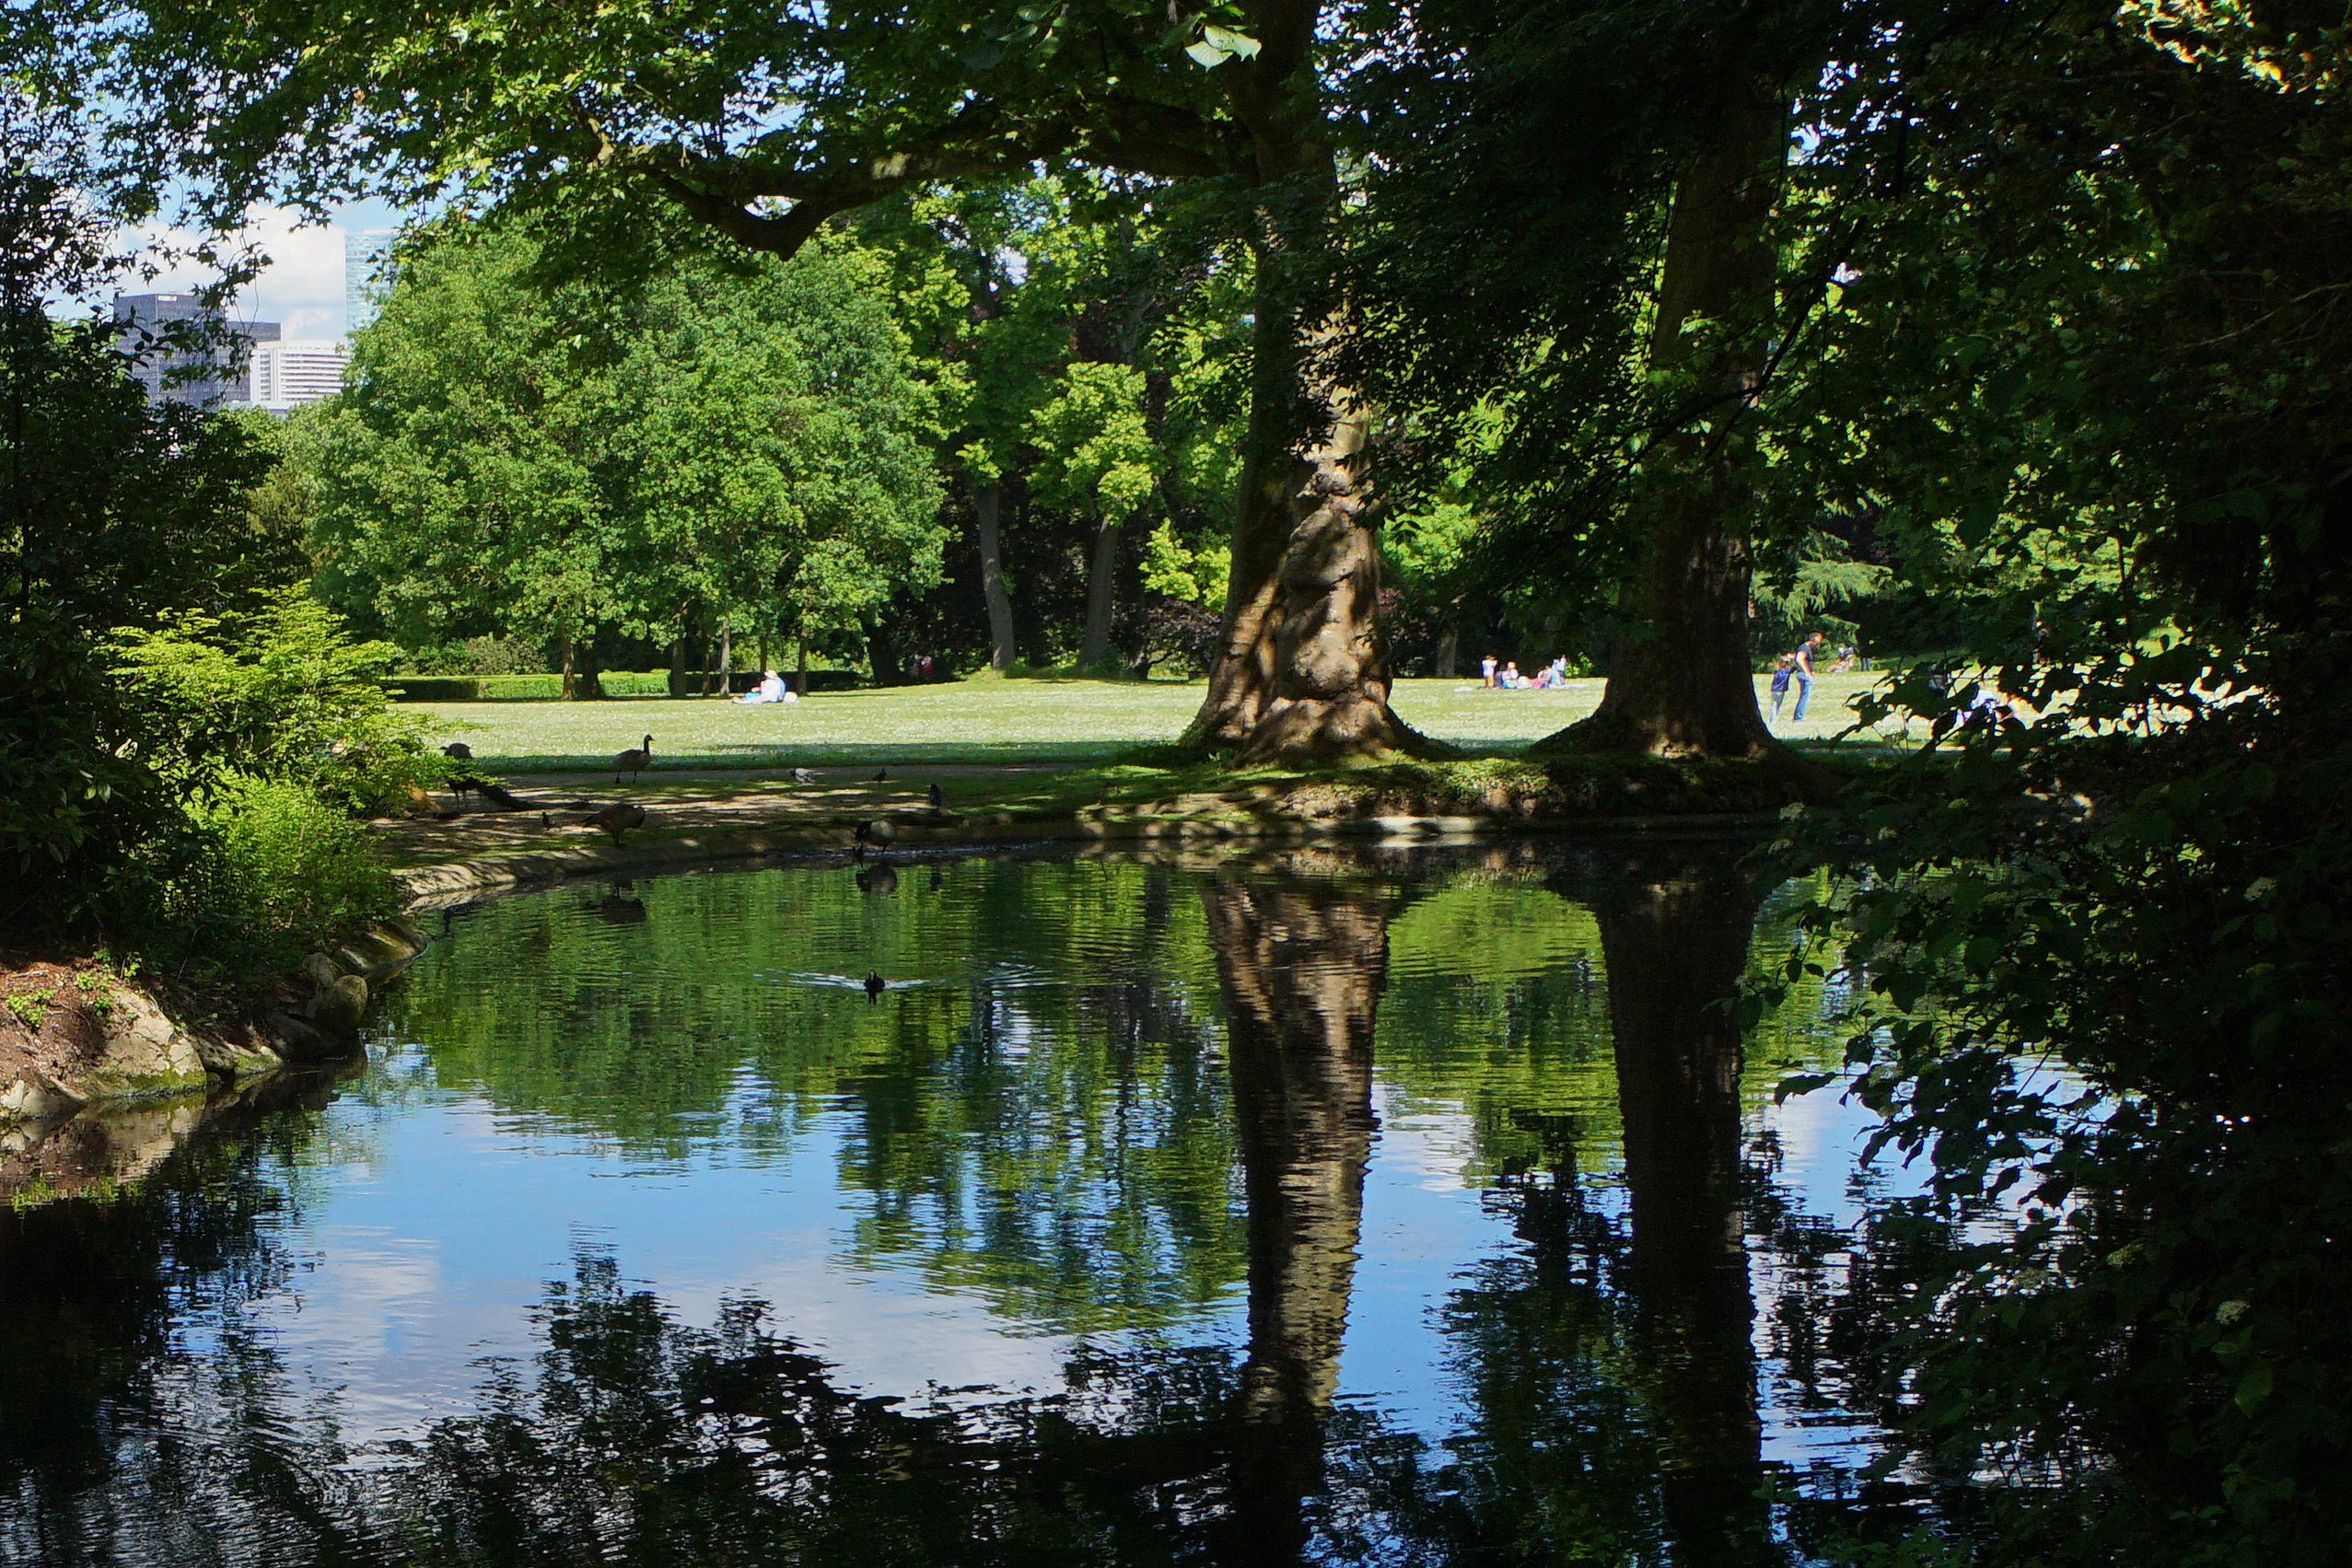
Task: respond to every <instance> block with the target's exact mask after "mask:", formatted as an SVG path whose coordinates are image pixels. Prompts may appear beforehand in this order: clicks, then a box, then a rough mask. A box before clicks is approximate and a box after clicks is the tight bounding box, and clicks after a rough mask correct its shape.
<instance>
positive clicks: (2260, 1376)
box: [2234, 1363, 2275, 1415]
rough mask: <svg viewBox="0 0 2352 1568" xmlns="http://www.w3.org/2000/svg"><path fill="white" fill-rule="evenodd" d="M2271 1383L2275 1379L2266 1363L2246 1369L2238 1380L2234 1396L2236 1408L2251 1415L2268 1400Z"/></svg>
mask: <svg viewBox="0 0 2352 1568" xmlns="http://www.w3.org/2000/svg"><path fill="white" fill-rule="evenodd" d="M2273 1381H2275V1379H2274V1378H2273V1376H2272V1375H2271V1370H2270V1366H2269V1365H2268V1364H2267V1363H2256V1364H2255V1365H2253V1366H2252V1367H2250V1368H2248V1369H2247V1372H2246V1375H2245V1376H2243V1377H2241V1378H2239V1379H2238V1392H2237V1394H2236V1395H2235V1396H2234V1397H2235V1398H2236V1400H2237V1402H2238V1408H2239V1409H2240V1410H2241V1411H2245V1412H2246V1413H2247V1414H2248V1415H2252V1414H2253V1413H2254V1410H2255V1408H2256V1407H2257V1406H2259V1405H2260V1404H2261V1403H2262V1402H2263V1401H2264V1400H2267V1399H2268V1398H2270V1388H2271V1384H2272V1382H2273Z"/></svg>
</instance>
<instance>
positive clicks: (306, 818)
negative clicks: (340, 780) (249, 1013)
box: [163, 774, 394, 977]
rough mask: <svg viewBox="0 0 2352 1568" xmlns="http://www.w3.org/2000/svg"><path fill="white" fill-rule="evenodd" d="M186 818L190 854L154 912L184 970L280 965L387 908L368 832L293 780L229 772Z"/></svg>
mask: <svg viewBox="0 0 2352 1568" xmlns="http://www.w3.org/2000/svg"><path fill="white" fill-rule="evenodd" d="M190 821H191V824H192V841H191V842H190V843H189V845H188V848H189V851H190V853H189V854H187V855H186V856H185V857H184V860H183V863H182V865H181V867H180V870H179V871H178V872H177V874H176V875H174V876H173V877H171V879H170V881H169V886H168V887H167V889H166V890H165V898H164V909H163V913H164V915H165V918H166V923H167V925H168V928H169V940H170V941H171V943H172V944H173V945H174V946H177V947H180V952H179V954H178V955H177V957H178V959H179V962H180V965H181V966H182V967H183V968H186V969H192V970H201V971H211V972H215V973H222V974H228V975H232V976H239V977H243V976H251V975H259V974H265V973H270V972H273V971H276V970H285V969H289V968H291V967H293V966H294V965H295V964H296V963H297V962H299V961H300V960H301V958H302V955H303V954H305V953H308V952H310V951H312V950H313V949H315V948H318V947H321V946H324V945H325V944H327V943H329V942H332V941H333V940H335V939H336V938H337V937H338V936H340V935H343V933H345V932H347V931H349V930H350V929H351V928H352V927H353V926H355V925H356V924H358V923H360V922H363V921H366V920H369V919H373V918H376V917H378V916H380V915H383V914H385V913H388V912H390V910H391V908H392V905H393V902H394V898H393V889H392V882H391V877H390V874H389V873H388V872H386V871H385V869H384V867H383V866H382V865H381V864H380V863H379V862H378V859H377V856H376V854H375V849H374V846H373V845H372V844H371V843H370V842H369V839H368V833H367V829H366V828H365V827H363V826H361V825H360V824H359V823H356V822H355V821H353V820H352V819H350V818H349V817H347V816H345V815H344V814H343V813H342V812H340V811H337V810H335V809H334V808H333V807H330V806H328V805H326V804H325V803H324V802H322V801H320V799H319V798H318V797H317V796H314V795H312V794H311V793H310V792H309V790H307V789H305V788H304V787H303V786H302V785H300V784H295V783H292V782H289V781H286V780H282V779H262V778H255V777H252V776H250V775H247V774H230V775H228V776H227V777H226V778H225V779H223V780H222V781H220V782H219V784H217V785H216V787H215V789H214V790H213V791H212V792H211V793H210V796H209V798H208V799H207V800H206V801H205V802H204V804H203V805H202V806H200V807H197V808H195V809H194V810H193V811H192V813H191V817H190Z"/></svg>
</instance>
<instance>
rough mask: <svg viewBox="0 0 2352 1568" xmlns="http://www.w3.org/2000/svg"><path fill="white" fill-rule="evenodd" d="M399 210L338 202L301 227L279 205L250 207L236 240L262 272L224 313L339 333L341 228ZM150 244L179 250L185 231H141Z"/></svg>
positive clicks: (166, 284)
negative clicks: (330, 213) (324, 217)
mask: <svg viewBox="0 0 2352 1568" xmlns="http://www.w3.org/2000/svg"><path fill="white" fill-rule="evenodd" d="M398 222H399V215H398V214H396V213H393V212H391V211H390V209H388V208H386V207H385V206H383V204H382V203H374V202H370V203H361V204H359V205H356V206H351V207H345V208H343V209H341V210H340V211H338V212H337V213H336V214H335V215H334V218H333V221H332V222H330V223H326V224H309V225H305V224H304V223H303V222H302V220H301V218H300V216H299V215H297V214H296V213H295V212H293V211H292V210H291V209H289V208H285V207H257V208H255V209H253V211H252V212H251V213H250V214H249V215H248V221H247V223H246V226H245V227H244V228H243V229H242V230H240V231H239V236H238V238H239V239H240V240H242V241H243V242H245V243H247V244H250V245H252V246H254V247H256V248H258V249H259V250H261V251H262V254H263V255H265V256H266V257H268V259H269V260H268V264H267V265H266V266H264V267H263V268H262V273H261V275H260V276H258V277H256V278H255V279H254V280H253V282H252V283H251V284H250V285H247V286H246V287H245V288H243V289H240V290H239V292H238V295H237V297H236V299H235V301H234V302H233V303H232V305H231V306H230V314H231V315H232V317H234V318H235V319H239V320H244V321H275V322H277V323H278V324H279V326H280V327H281V328H282V329H283V332H284V335H285V336H286V337H289V338H333V337H341V336H342V335H343V329H344V317H343V242H344V237H345V235H346V233H350V232H356V231H357V230H360V229H363V228H378V227H390V226H394V225H396V224H397V223H398ZM140 238H141V239H142V241H143V242H144V243H145V244H146V246H147V247H148V248H149V249H150V250H151V251H154V250H179V249H185V248H186V247H187V245H188V242H189V238H190V237H189V236H187V235H184V234H175V233H164V232H157V233H151V234H148V235H145V236H142V237H140ZM214 276H215V274H213V273H208V272H206V271H205V270H204V269H203V268H201V267H195V266H189V265H179V266H173V267H169V268H167V269H165V270H164V271H163V272H161V273H158V274H157V276H156V278H155V279H154V280H153V281H152V282H133V281H127V280H126V281H125V282H124V284H123V285H122V293H125V294H132V293H147V292H152V291H169V290H171V289H178V288H194V287H197V286H200V285H203V284H205V283H208V282H210V281H212V279H213V277H214Z"/></svg>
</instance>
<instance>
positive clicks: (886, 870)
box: [856, 862, 898, 893]
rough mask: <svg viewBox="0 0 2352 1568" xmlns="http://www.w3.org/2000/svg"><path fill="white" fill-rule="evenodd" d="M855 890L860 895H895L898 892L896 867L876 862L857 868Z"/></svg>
mask: <svg viewBox="0 0 2352 1568" xmlns="http://www.w3.org/2000/svg"><path fill="white" fill-rule="evenodd" d="M856 882H857V890H858V891H859V892H861V893H895V892H897V891H898V867H897V866H895V865H885V864H882V863H880V862H877V863H875V864H874V865H861V866H859V867H858V868H857V877H856Z"/></svg>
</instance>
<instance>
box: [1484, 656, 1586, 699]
mask: <svg viewBox="0 0 2352 1568" xmlns="http://www.w3.org/2000/svg"><path fill="white" fill-rule="evenodd" d="M1478 675H1479V680H1478V684H1479V689H1480V690H1482V691H1558V690H1559V689H1560V688H1561V687H1563V686H1566V684H1567V683H1568V661H1567V659H1566V657H1561V658H1555V659H1554V660H1553V661H1552V662H1551V663H1550V664H1547V665H1545V666H1544V667H1543V668H1542V669H1540V670H1538V671H1536V672H1535V673H1534V674H1533V675H1521V674H1520V673H1519V666H1518V665H1517V664H1515V663H1499V662H1497V661H1496V657H1495V656H1494V655H1493V654H1488V655H1487V656H1485V658H1483V659H1480V660H1479V661H1478Z"/></svg>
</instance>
